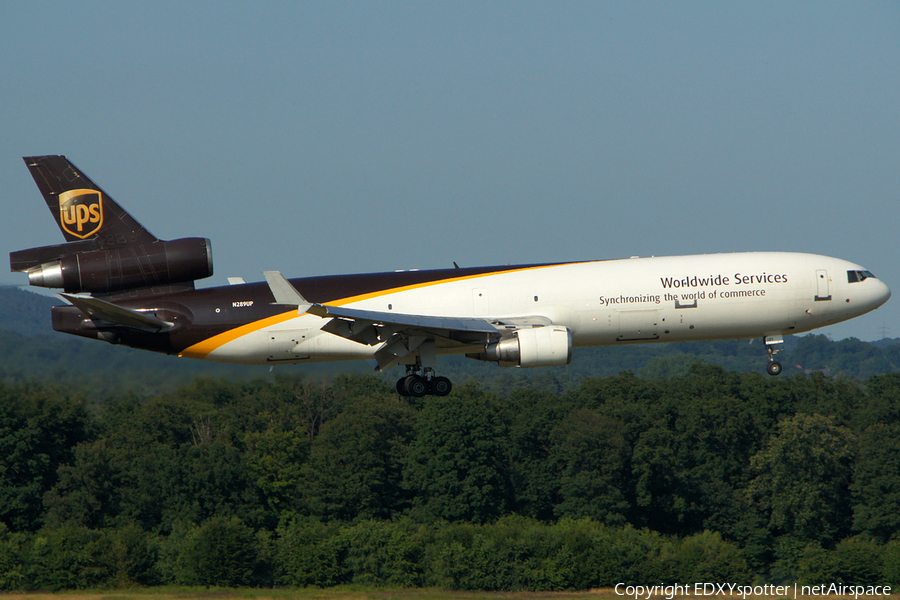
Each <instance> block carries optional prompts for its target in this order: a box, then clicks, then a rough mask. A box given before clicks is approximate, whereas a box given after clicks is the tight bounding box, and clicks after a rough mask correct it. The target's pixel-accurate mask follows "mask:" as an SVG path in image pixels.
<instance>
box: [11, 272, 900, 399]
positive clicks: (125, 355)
mask: <svg viewBox="0 0 900 600" xmlns="http://www.w3.org/2000/svg"><path fill="white" fill-rule="evenodd" d="M60 303H61V300H56V299H53V298H50V297H47V296H42V295H39V294H34V293H31V292H27V291H24V290H21V289H19V288H16V287H11V286H2V287H0V305H2V307H3V310H2V311H0V380H2V381H6V382H21V381H41V382H46V381H52V382H55V383H58V384H60V385H64V386H67V387H74V388H76V389H80V390H83V391H84V392H85V393H89V394H92V395H99V396H102V397H115V396H117V395H121V394H123V393H137V394H142V395H144V394H148V395H149V394H155V393H159V392H161V391H166V390H170V389H174V388H175V387H178V386H180V385H183V384H186V383H188V382H190V381H191V380H193V379H195V378H197V377H214V378H225V379H255V378H268V377H272V374H271V373H270V370H269V367H266V366H246V365H227V364H219V363H212V362H206V361H198V360H191V359H184V358H178V357H174V356H166V355H162V354H155V353H152V352H146V351H142V350H135V349H133V348H127V347H123V346H112V345H110V344H106V343H103V342H99V341H93V340H87V339H83V338H78V337H74V336H69V335H65V334H60V333H57V332H54V331H53V329H52V327H51V325H50V308H51V307H52V306H54V305H57V304H60ZM779 360H781V362H782V363H783V364H784V366H785V372H784V374H783V375H781V376H782V377H788V376H790V375H791V374H793V373H810V372H814V371H820V372H823V373H825V374H827V375H832V376H838V375H840V376H846V377H853V378H859V379H865V378H868V377H870V376H872V375H877V374H880V373H889V372H900V340H898V339H893V340H880V341H878V342H871V343H870V342H861V341H859V340H857V339H854V338H849V339H846V340H839V341H836V342H835V341H832V340H829V339H828V338H827V337H825V336H824V335H806V336H799V337H797V336H790V337H787V338H785V352H784V353H782V354H780V355H779ZM697 362H708V363H712V364H716V365H720V366H722V367H724V368H726V369H728V370H731V371H743V372H760V373H761V372H763V370H764V368H765V364H766V352H765V348H763V346H762V343H761V341H760V340H722V341H714V342H690V343H674V344H638V345H629V346H616V347H601V348H580V349H578V350H576V351H575V353H574V357H573V360H572V364H570V365H568V366H566V367H552V368H544V369H503V368H499V367H497V366H496V365H494V364H492V363H482V362H478V361H475V360H470V359H467V358H465V357H462V356H448V357H442V358H441V359H440V364H439V371H440V374H441V375H445V376H447V377H449V378H450V379H452V380H453V381H454V382H456V383H463V382H465V381H469V380H478V381H479V382H481V384H482V385H483V386H484V387H486V388H488V389H493V390H495V391H498V392H508V391H510V390H513V389H516V388H518V387H526V386H527V387H540V388H543V389H548V390H551V391H562V390H566V389H572V388H575V387H577V386H578V385H579V384H580V383H581V381H583V380H584V379H585V378H587V377H606V376H613V375H618V374H619V373H621V372H622V371H633V372H634V373H636V374H638V375H640V376H642V377H647V378H653V379H667V378H670V377H673V376H676V375H680V374H682V373H685V372H687V371H688V369H690V367H691V366H692V365H693V364H695V363H697ZM371 371H372V367H371V366H370V365H369V364H368V363H367V362H365V361H352V362H336V363H314V364H310V365H298V366H289V365H283V366H279V367H277V369H276V370H275V373H276V374H286V373H287V374H297V375H303V376H306V377H314V378H323V379H330V378H332V377H334V376H336V375H339V374H341V373H370V372H371ZM401 374H402V370H401V369H400V368H395V369H393V370H392V371H390V372H389V373H386V374H384V378H385V380H386V381H390V382H393V381H394V380H395V379H396V378H397V377H399V376H400V375H401Z"/></svg>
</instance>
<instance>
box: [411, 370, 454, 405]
mask: <svg viewBox="0 0 900 600" xmlns="http://www.w3.org/2000/svg"><path fill="white" fill-rule="evenodd" d="M417 371H418V369H417V368H416V367H414V366H413V365H408V366H407V367H406V377H401V378H400V379H398V380H397V393H398V394H400V395H401V396H412V397H413V398H421V397H422V396H427V395H429V394H430V395H432V396H446V395H447V394H449V393H450V390H452V389H453V384H452V383H450V380H449V379H447V378H446V377H435V376H434V369H431V368H427V367H426V368H425V369H424V370H423V371H422V375H419V374H418V372H417Z"/></svg>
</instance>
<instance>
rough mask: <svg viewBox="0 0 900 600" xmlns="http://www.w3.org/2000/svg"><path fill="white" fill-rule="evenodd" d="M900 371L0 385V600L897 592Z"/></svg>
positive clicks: (698, 370)
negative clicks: (9, 592) (139, 386)
mask: <svg viewBox="0 0 900 600" xmlns="http://www.w3.org/2000/svg"><path fill="white" fill-rule="evenodd" d="M898 433H900V375H897V374H885V375H877V376H873V377H870V378H868V379H867V380H865V381H857V380H851V379H844V378H832V377H827V376H825V375H823V374H821V373H813V374H810V375H802V374H797V375H794V376H791V377H783V378H778V379H775V378H770V377H767V376H765V375H762V374H758V373H736V372H728V371H725V370H724V369H722V368H720V367H716V366H711V365H706V364H693V365H692V366H691V367H690V369H689V370H688V371H687V372H686V373H684V374H682V375H678V376H674V377H670V378H668V379H653V378H639V377H637V376H635V375H633V374H631V373H623V374H621V375H618V376H613V377H603V378H597V377H586V378H583V379H582V380H581V383H580V384H579V385H578V386H577V387H573V388H572V389H563V390H550V389H546V386H545V387H541V386H515V387H513V388H511V389H509V390H508V391H507V392H506V393H499V392H497V391H493V388H492V387H488V386H482V385H479V384H476V383H469V384H465V385H460V386H458V387H457V389H456V390H455V391H454V392H453V393H452V394H451V395H450V396H447V397H445V398H436V397H430V398H425V399H420V400H416V399H410V398H401V397H399V396H398V395H397V394H396V392H395V391H394V390H393V389H392V387H391V386H390V385H389V384H387V383H385V382H384V381H383V380H382V379H380V378H377V377H363V376H342V377H338V378H336V379H334V380H332V381H331V382H321V383H320V382H316V381H311V380H309V379H290V378H281V379H277V380H270V381H249V382H247V381H244V382H234V381H228V380H212V379H198V380H196V381H194V382H193V383H191V384H190V385H187V386H184V387H181V388H178V389H177V390H175V391H171V392H167V393H163V394H157V395H150V396H147V397H139V396H136V395H131V394H129V395H123V396H121V397H115V398H105V397H101V396H97V397H82V396H79V395H77V394H71V393H68V392H66V391H63V389H61V388H56V387H52V386H36V385H26V384H17V385H3V384H0V589H23V588H32V589H33V588H42V589H63V588H83V587H89V586H117V585H133V584H141V585H152V584H195V585H236V586H272V585H320V586H327V585H334V584H339V583H362V584H377V585H392V586H422V585H431V586H442V587H449V588H456V589H486V590H503V589H563V588H588V587H596V586H603V585H614V584H615V583H618V582H629V581H630V582H637V583H647V582H654V583H657V582H660V581H667V582H676V581H677V582H682V583H683V582H684V581H745V582H750V581H751V580H752V579H753V577H755V576H759V577H762V578H764V579H766V580H768V581H778V582H781V581H800V582H816V583H819V582H820V581H821V580H823V578H826V579H827V580H828V581H845V582H847V583H852V584H865V583H869V582H887V583H894V584H897V583H900V517H898V515H900V458H898V456H900V452H898V451H900V435H898Z"/></svg>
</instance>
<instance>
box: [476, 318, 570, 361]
mask: <svg viewBox="0 0 900 600" xmlns="http://www.w3.org/2000/svg"><path fill="white" fill-rule="evenodd" d="M466 356H467V357H469V358H475V359H478V360H484V361H489V362H496V363H499V364H500V366H501V367H561V366H563V365H567V364H569V363H570V362H572V332H571V331H570V330H569V328H568V327H560V326H550V327H534V328H531V329H517V330H516V331H514V332H513V335H512V336H510V337H506V338H503V339H501V340H499V341H497V342H493V343H491V344H488V345H487V346H485V348H484V352H479V353H477V354H466Z"/></svg>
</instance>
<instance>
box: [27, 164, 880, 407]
mask: <svg viewBox="0 0 900 600" xmlns="http://www.w3.org/2000/svg"><path fill="white" fill-rule="evenodd" d="M24 161H25V164H26V165H27V167H28V169H29V171H30V172H31V175H32V177H33V178H34V181H35V183H36V184H37V186H38V189H39V190H40V192H41V194H42V195H43V197H44V200H45V201H46V203H47V207H48V208H49V209H50V212H51V214H52V215H53V217H54V219H55V220H56V222H57V224H58V226H59V228H60V231H61V232H62V234H63V236H64V238H65V240H66V242H65V243H63V244H58V245H52V246H42V247H38V248H31V249H27V250H20V251H17V252H12V253H10V268H11V270H12V271H13V272H24V273H27V274H28V282H29V284H30V285H33V286H40V287H46V288H56V289H59V288H61V289H62V292H60V293H59V295H60V296H61V297H62V298H63V299H64V300H66V301H67V302H68V304H67V305H63V306H56V307H53V308H52V309H51V315H52V322H53V328H54V329H55V330H57V331H61V332H65V333H69V334H73V335H78V336H82V337H87V338H92V339H98V340H103V341H106V342H109V343H112V344H123V345H125V346H130V347H133V348H141V349H145V350H152V351H156V352H162V353H167V354H174V355H177V356H181V357H189V358H195V359H202V360H211V361H220V362H227V363H239V364H251V365H278V364H298V363H307V362H318V361H335V360H353V359H368V360H370V361H374V363H375V364H377V367H376V368H377V369H379V370H382V371H385V370H387V369H390V368H392V367H394V366H396V365H402V366H405V367H406V375H405V376H403V377H401V378H400V379H399V380H398V381H397V392H398V393H399V394H400V395H403V396H413V397H422V396H425V395H429V394H430V395H436V396H445V395H447V394H449V393H450V391H451V389H452V383H451V382H450V380H449V379H447V378H446V377H440V376H437V374H436V373H435V368H436V366H437V356H439V355H447V354H465V355H466V356H467V357H469V358H472V359H476V360H481V361H489V362H494V363H498V364H499V365H500V366H518V367H545V366H561V365H567V364H569V363H570V362H571V360H572V351H573V349H574V348H578V347H587V346H614V345H620V344H637V343H654V342H684V341H696V340H714V339H734V338H762V339H763V340H764V344H765V348H766V350H767V354H768V364H767V367H766V370H767V372H768V373H769V374H771V375H778V374H779V373H781V371H782V366H781V364H780V363H779V362H778V361H777V360H775V355H776V353H777V352H779V351H780V350H781V349H782V344H783V341H784V338H783V336H784V335H788V334H797V333H802V332H806V331H810V330H813V329H816V328H819V327H824V326H826V325H832V324H834V323H838V322H841V321H845V320H847V319H851V318H854V317H857V316H859V315H863V314H865V313H868V312H869V311H872V310H874V309H876V308H878V307H879V306H881V305H882V304H884V303H885V302H886V301H887V300H888V298H890V295H891V291H890V289H889V288H888V286H887V285H885V284H884V283H883V282H881V281H880V280H879V279H877V278H876V277H875V276H874V275H873V274H872V273H871V272H870V271H868V270H867V269H865V268H864V267H862V266H860V265H858V264H856V263H852V262H848V261H846V260H842V259H838V258H831V257H827V256H820V255H816V254H803V253H791V252H741V253H732V254H704V255H696V256H667V257H645V258H639V257H632V258H625V259H615V260H587V261H578V262H565V263H547V264H524V265H507V266H494V267H459V266H458V265H456V264H455V263H454V266H453V268H447V269H436V270H421V271H420V270H409V271H394V272H384V273H371V274H351V275H329V276H319V277H305V278H299V279H287V278H285V277H284V276H283V275H282V274H281V273H280V272H279V271H266V272H264V277H265V282H259V283H245V282H244V281H243V279H241V278H229V284H230V285H227V286H221V287H210V288H196V287H195V282H196V281H198V280H201V279H205V278H207V277H210V276H212V274H213V262H212V246H211V243H210V241H209V240H208V239H205V238H184V239H176V240H171V241H164V240H160V239H158V238H156V237H155V236H153V235H152V234H151V233H150V232H149V231H148V230H147V229H145V228H144V227H143V226H142V225H141V224H140V223H138V222H137V221H136V220H135V219H134V217H132V216H131V215H130V214H129V213H128V212H126V211H125V210H124V209H122V208H121V207H120V206H119V204H117V203H116V202H115V201H114V200H113V198H112V197H111V196H109V194H107V193H106V192H104V191H103V190H102V189H101V188H100V187H98V186H97V185H96V184H94V182H93V181H91V180H90V179H89V178H88V177H87V176H86V175H84V174H83V173H82V172H81V171H80V170H78V169H77V168H76V167H75V165H73V164H72V163H71V162H70V161H69V160H68V159H67V158H66V157H65V156H32V157H24Z"/></svg>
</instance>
